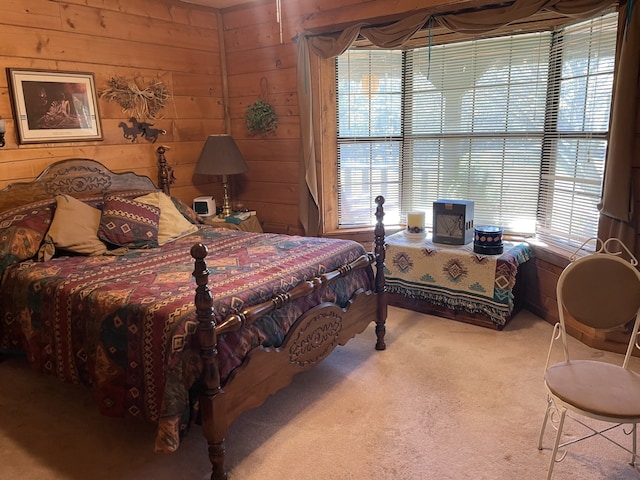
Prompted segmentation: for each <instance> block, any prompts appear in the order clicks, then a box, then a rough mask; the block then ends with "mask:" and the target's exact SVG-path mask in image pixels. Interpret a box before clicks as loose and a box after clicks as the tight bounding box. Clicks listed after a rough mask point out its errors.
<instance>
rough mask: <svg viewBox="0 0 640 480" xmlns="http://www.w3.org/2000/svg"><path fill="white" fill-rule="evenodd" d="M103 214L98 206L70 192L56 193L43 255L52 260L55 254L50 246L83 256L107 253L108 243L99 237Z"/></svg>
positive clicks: (45, 258) (44, 257)
mask: <svg viewBox="0 0 640 480" xmlns="http://www.w3.org/2000/svg"><path fill="white" fill-rule="evenodd" d="M101 215H102V212H101V211H100V210H99V209H97V208H93V207H92V206H91V205H87V204H86V203H84V202H81V201H80V200H78V199H76V198H74V197H72V196H70V195H56V211H55V213H54V214H53V220H52V221H51V226H50V227H49V230H48V232H47V235H46V238H45V245H43V247H42V249H44V250H43V251H42V258H43V259H44V260H49V259H50V258H51V257H52V256H53V253H54V250H53V249H52V248H51V245H53V246H54V247H55V249H60V250H67V251H69V252H74V253H79V254H82V255H102V254H103V253H105V252H106V251H107V246H106V245H105V244H104V243H102V241H100V239H99V238H98V227H99V226H100V217H101ZM47 244H49V246H48V247H47Z"/></svg>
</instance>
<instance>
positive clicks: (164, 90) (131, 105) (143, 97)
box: [100, 77, 171, 119]
mask: <svg viewBox="0 0 640 480" xmlns="http://www.w3.org/2000/svg"><path fill="white" fill-rule="evenodd" d="M142 83H143V82H142V78H141V77H135V78H134V79H132V80H127V79H125V78H124V77H111V78H110V79H109V80H108V82H107V88H105V89H104V90H103V91H102V92H100V98H106V99H107V101H109V102H111V101H116V102H118V104H119V105H120V106H121V107H122V111H123V112H125V113H127V114H128V115H132V116H135V117H138V118H154V119H157V118H158V114H159V113H160V110H162V109H163V108H164V107H165V105H166V104H167V101H168V100H169V98H171V95H170V93H169V88H168V87H167V85H166V84H165V83H164V82H163V81H162V80H160V79H155V80H154V81H152V82H151V83H150V84H149V85H147V86H144V85H141V84H142Z"/></svg>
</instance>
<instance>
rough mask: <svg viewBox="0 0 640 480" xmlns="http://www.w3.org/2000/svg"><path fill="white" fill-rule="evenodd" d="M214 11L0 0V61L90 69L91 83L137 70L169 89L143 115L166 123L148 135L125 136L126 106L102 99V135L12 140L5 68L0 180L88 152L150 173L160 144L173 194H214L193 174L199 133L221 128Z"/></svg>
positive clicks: (162, 3)
mask: <svg viewBox="0 0 640 480" xmlns="http://www.w3.org/2000/svg"><path fill="white" fill-rule="evenodd" d="M218 17H219V13H218V12H217V11H216V10H213V9H207V8H204V7H199V6H195V5H191V4H187V3H183V2H178V1H168V0H136V1H133V2H132V1H126V0H109V1H106V0H65V1H58V0H3V1H2V2H0V38H1V39H2V41H0V61H1V64H2V66H3V67H6V68H11V67H13V68H31V69H43V70H65V71H76V72H92V73H94V75H95V83H96V89H97V90H98V93H99V92H100V91H101V90H102V89H104V88H105V87H106V86H107V81H108V80H109V79H110V78H112V77H125V78H127V79H134V78H135V77H137V78H139V79H140V80H141V85H143V86H146V85H148V84H149V83H150V82H151V81H152V80H154V79H156V78H159V79H161V80H162V81H164V82H165V83H166V84H167V85H168V87H169V91H170V93H171V95H172V98H171V100H170V101H169V102H168V104H167V106H166V107H165V108H164V109H163V110H162V112H161V116H162V118H160V119H157V120H151V121H152V122H153V123H155V127H157V128H161V129H164V130H166V131H167V133H166V135H160V136H159V138H158V140H157V142H156V143H149V142H147V141H146V140H144V139H141V138H138V139H137V140H136V141H135V142H133V143H132V142H131V141H130V140H127V139H125V138H124V137H123V131H122V129H121V128H119V127H118V123H120V122H121V121H126V122H127V123H128V119H129V117H130V115H127V113H125V112H123V111H122V108H121V107H120V106H119V105H118V104H117V103H115V102H107V101H106V100H105V99H101V100H99V114H100V117H101V120H102V129H103V136H104V139H103V140H102V141H93V142H67V143H47V144H29V145H19V144H18V141H17V133H16V126H15V123H14V121H13V118H14V116H13V112H12V105H11V101H10V95H9V88H8V81H7V76H6V75H5V74H4V72H3V73H2V75H0V116H2V118H3V119H5V121H6V124H7V133H6V136H5V139H6V146H5V147H4V148H2V149H0V188H1V187H4V186H6V185H7V184H8V183H10V182H15V181H29V180H31V179H33V178H34V177H35V176H36V175H37V174H38V173H39V172H40V171H42V170H43V169H44V168H45V167H46V166H47V165H49V164H51V163H53V162H55V161H57V160H60V159H64V158H70V157H87V158H94V159H96V160H99V161H101V162H103V163H104V164H105V165H107V166H108V167H110V168H111V169H113V170H115V171H126V170H134V171H136V172H137V173H140V174H144V175H149V176H150V177H151V178H152V179H154V180H155V179H156V177H157V173H156V166H155V162H156V154H155V151H156V148H157V147H158V146H159V145H166V146H167V147H169V150H168V152H167V159H168V160H169V163H170V164H171V165H172V166H173V167H174V172H175V175H176V178H177V181H176V183H175V185H174V188H173V193H174V194H175V195H176V196H177V197H179V198H181V199H183V200H185V201H189V202H190V201H191V199H192V198H193V197H194V196H196V195H200V194H203V193H209V192H212V193H214V194H217V195H219V194H220V193H219V192H220V187H219V182H218V179H216V178H209V177H205V178H202V177H201V176H194V175H193V169H194V167H195V162H196V161H197V158H198V154H199V153H200V149H201V148H202V144H203V142H204V139H205V137H206V135H208V134H210V133H224V132H225V115H224V96H223V89H222V67H221V61H220V44H219V35H218Z"/></svg>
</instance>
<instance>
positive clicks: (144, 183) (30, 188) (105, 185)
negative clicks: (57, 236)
mask: <svg viewBox="0 0 640 480" xmlns="http://www.w3.org/2000/svg"><path fill="white" fill-rule="evenodd" d="M160 149H162V151H161V150H160ZM164 152H165V150H164V148H163V147H159V148H158V156H159V163H158V168H159V173H158V183H159V184H160V185H161V189H162V190H163V191H164V192H165V193H166V194H167V195H168V194H169V185H170V184H171V183H172V180H173V174H172V171H171V168H170V167H169V166H168V165H167V162H166V159H165V158H164ZM157 189H158V187H156V185H155V184H154V183H153V181H152V180H151V179H150V178H149V177H146V176H143V175H138V174H136V173H133V172H124V173H115V172H112V171H111V170H109V169H108V168H107V167H105V166H104V165H103V164H101V163H100V162H97V161H96V160H90V159H88V158H70V159H67V160H61V161H59V162H56V163H53V164H51V165H49V166H48V167H47V168H46V169H45V170H44V171H43V172H42V173H41V174H40V175H38V177H37V178H36V179H35V180H33V181H32V182H20V183H12V184H11V185H9V186H7V187H6V188H4V189H2V190H0V212H3V211H5V210H8V209H10V208H14V207H18V206H20V205H25V204H27V203H31V202H35V201H38V200H45V199H47V198H53V197H54V196H55V195H57V194H61V193H64V194H67V195H72V196H74V197H80V196H89V195H92V194H102V193H105V192H108V191H118V190H157Z"/></svg>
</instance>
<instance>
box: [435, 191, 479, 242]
mask: <svg viewBox="0 0 640 480" xmlns="http://www.w3.org/2000/svg"><path fill="white" fill-rule="evenodd" d="M473 210H474V203H473V200H449V199H445V198H443V199H440V200H436V201H435V202H433V238H432V240H433V242H434V243H446V244H447V245H466V244H467V243H469V242H471V241H473V233H474V232H473Z"/></svg>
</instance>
